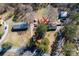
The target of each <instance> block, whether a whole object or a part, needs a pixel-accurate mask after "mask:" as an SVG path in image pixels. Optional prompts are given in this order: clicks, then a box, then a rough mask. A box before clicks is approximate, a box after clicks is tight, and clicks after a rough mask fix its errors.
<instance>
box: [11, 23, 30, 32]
mask: <svg viewBox="0 0 79 59" xmlns="http://www.w3.org/2000/svg"><path fill="white" fill-rule="evenodd" d="M28 27H29V25H28V23H26V22H19V23H14V24H13V26H12V31H23V30H26V29H28Z"/></svg>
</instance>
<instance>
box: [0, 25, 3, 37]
mask: <svg viewBox="0 0 79 59" xmlns="http://www.w3.org/2000/svg"><path fill="white" fill-rule="evenodd" d="M3 34H4V28H3V26H0V37H1V36H2V35H3Z"/></svg>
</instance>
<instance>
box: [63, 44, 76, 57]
mask: <svg viewBox="0 0 79 59" xmlns="http://www.w3.org/2000/svg"><path fill="white" fill-rule="evenodd" d="M74 48H75V45H74V44H73V43H65V44H64V46H63V51H64V55H66V56H70V55H71V54H72V52H73V49H74Z"/></svg>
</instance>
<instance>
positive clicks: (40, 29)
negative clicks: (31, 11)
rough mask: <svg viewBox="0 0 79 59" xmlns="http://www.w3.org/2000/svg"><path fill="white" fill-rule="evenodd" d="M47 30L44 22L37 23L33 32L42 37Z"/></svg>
mask: <svg viewBox="0 0 79 59" xmlns="http://www.w3.org/2000/svg"><path fill="white" fill-rule="evenodd" d="M46 31H47V25H45V24H39V25H38V27H37V29H36V32H35V34H36V35H37V36H38V37H39V38H44V36H45V33H46Z"/></svg>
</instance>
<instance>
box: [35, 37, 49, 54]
mask: <svg viewBox="0 0 79 59" xmlns="http://www.w3.org/2000/svg"><path fill="white" fill-rule="evenodd" d="M48 45H49V40H48V38H44V39H42V42H41V43H40V44H38V46H37V48H38V49H39V50H40V51H41V52H43V53H45V52H48Z"/></svg>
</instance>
